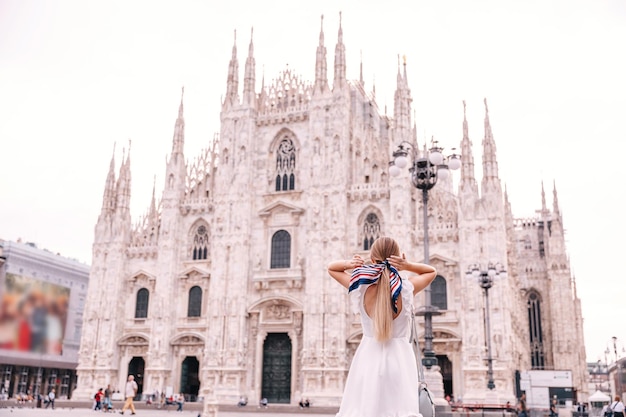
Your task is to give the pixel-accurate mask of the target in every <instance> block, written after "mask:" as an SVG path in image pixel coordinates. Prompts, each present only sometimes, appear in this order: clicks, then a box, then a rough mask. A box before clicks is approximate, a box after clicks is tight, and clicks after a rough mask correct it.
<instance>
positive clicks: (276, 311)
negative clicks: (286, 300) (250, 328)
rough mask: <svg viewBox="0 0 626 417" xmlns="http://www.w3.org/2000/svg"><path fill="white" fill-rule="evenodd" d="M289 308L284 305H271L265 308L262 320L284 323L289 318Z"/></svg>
mask: <svg viewBox="0 0 626 417" xmlns="http://www.w3.org/2000/svg"><path fill="white" fill-rule="evenodd" d="M290 313H291V310H290V309H289V306H287V305H284V304H272V305H269V306H267V307H265V313H264V314H263V318H264V319H266V320H278V321H285V320H289V319H290V318H291V314H290Z"/></svg>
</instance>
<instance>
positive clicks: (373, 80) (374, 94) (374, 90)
mask: <svg viewBox="0 0 626 417" xmlns="http://www.w3.org/2000/svg"><path fill="white" fill-rule="evenodd" d="M372 98H373V99H376V77H373V78H372Z"/></svg>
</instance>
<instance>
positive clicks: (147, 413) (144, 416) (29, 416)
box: [0, 406, 334, 417]
mask: <svg viewBox="0 0 626 417" xmlns="http://www.w3.org/2000/svg"><path fill="white" fill-rule="evenodd" d="M241 410H242V411H237V410H236V407H235V409H234V410H224V411H220V412H218V414H217V415H218V417H257V416H265V417H269V416H272V417H275V416H280V417H330V416H334V413H332V414H328V413H325V414H315V413H313V411H314V410H306V411H305V412H301V413H298V412H296V413H290V412H287V413H285V412H284V411H286V410H281V411H279V410H278V409H277V408H276V407H275V408H274V409H273V410H272V407H271V406H270V407H268V408H266V409H258V408H256V407H246V408H245V411H243V410H244V409H241ZM198 413H200V411H198V410H184V411H182V412H176V408H170V409H169V410H157V409H137V414H136V416H137V417H166V416H172V417H178V416H181V417H197V416H198ZM99 415H101V416H111V417H112V416H115V415H119V414H118V413H101V412H96V411H93V410H91V409H90V408H87V407H81V408H65V407H57V408H56V409H54V410H53V409H51V408H48V409H46V408H32V407H29V406H22V407H17V406H9V407H7V408H0V416H1V417H5V416H6V417H9V416H10V417H14V416H15V417H47V416H57V417H94V416H99ZM125 415H127V416H130V415H131V414H130V412H129V411H128V410H127V411H126V414H125Z"/></svg>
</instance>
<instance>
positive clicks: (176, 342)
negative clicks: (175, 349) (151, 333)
mask: <svg viewBox="0 0 626 417" xmlns="http://www.w3.org/2000/svg"><path fill="white" fill-rule="evenodd" d="M205 342H206V340H205V338H204V336H202V335H201V334H200V333H197V332H183V333H179V334H177V335H175V336H174V337H172V338H171V339H170V345H172V346H183V345H184V346H196V345H204V344H205Z"/></svg>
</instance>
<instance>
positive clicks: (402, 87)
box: [393, 55, 413, 143]
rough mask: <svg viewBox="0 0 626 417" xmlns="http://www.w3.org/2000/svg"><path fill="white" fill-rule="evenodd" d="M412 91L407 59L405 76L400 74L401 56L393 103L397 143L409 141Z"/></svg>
mask: <svg viewBox="0 0 626 417" xmlns="http://www.w3.org/2000/svg"><path fill="white" fill-rule="evenodd" d="M412 101H413V99H412V98H411V90H409V88H408V84H407V82H406V57H405V58H404V76H402V74H401V73H400V55H398V77H397V85H396V92H395V94H394V102H393V118H394V122H395V135H396V137H395V141H396V142H398V143H399V142H400V141H401V140H409V134H410V129H411V102H412Z"/></svg>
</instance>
